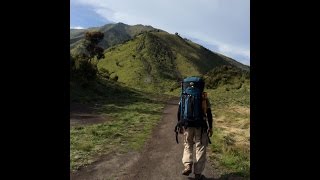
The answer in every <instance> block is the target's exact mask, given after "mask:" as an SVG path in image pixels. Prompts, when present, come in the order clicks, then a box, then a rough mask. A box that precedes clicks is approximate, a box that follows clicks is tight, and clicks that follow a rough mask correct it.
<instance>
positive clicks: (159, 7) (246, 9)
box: [70, 0, 250, 65]
mask: <svg viewBox="0 0 320 180" xmlns="http://www.w3.org/2000/svg"><path fill="white" fill-rule="evenodd" d="M70 7H71V9H70V28H77V29H83V28H88V27H97V26H102V25H105V24H109V23H118V22H122V23H125V24H128V25H136V24H143V25H150V26H152V27H154V28H158V29H162V30H164V31H167V32H169V33H172V34H174V33H176V32H178V33H179V35H180V36H182V37H183V38H187V39H190V40H192V41H193V42H195V43H198V44H200V45H202V46H204V47H206V48H208V49H210V50H212V51H214V52H217V53H221V54H224V55H226V56H229V57H231V58H233V59H235V60H237V61H238V62H241V63H243V64H246V65H250V0H116V1H115V0H70Z"/></svg>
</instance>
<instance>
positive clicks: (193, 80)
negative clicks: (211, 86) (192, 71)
mask: <svg viewBox="0 0 320 180" xmlns="http://www.w3.org/2000/svg"><path fill="white" fill-rule="evenodd" d="M183 82H203V79H202V78H200V77H197V76H190V77H187V78H185V79H184V80H183Z"/></svg>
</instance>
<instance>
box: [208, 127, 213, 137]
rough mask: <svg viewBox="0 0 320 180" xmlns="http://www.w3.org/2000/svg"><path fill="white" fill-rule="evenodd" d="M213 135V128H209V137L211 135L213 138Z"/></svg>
mask: <svg viewBox="0 0 320 180" xmlns="http://www.w3.org/2000/svg"><path fill="white" fill-rule="evenodd" d="M212 133H213V132H212V128H209V129H208V135H209V137H211V136H212Z"/></svg>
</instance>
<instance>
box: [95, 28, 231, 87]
mask: <svg viewBox="0 0 320 180" xmlns="http://www.w3.org/2000/svg"><path fill="white" fill-rule="evenodd" d="M225 64H227V62H226V61H225V60H224V59H223V58H222V57H220V56H219V55H216V54H215V53H213V52H211V51H208V50H205V49H204V48H203V47H201V46H199V45H197V44H195V43H192V42H190V41H186V40H184V39H182V38H180V37H178V36H176V35H172V34H169V33H166V32H148V33H143V34H140V35H138V36H136V37H135V38H134V39H132V40H129V41H127V42H126V43H123V44H120V45H116V46H113V47H110V48H108V49H107V50H106V51H105V58H104V59H102V60H101V61H100V62H99V63H98V67H99V68H105V69H107V70H108V71H109V72H112V76H116V75H117V76H118V77H119V79H118V81H119V82H122V83H124V84H126V85H128V86H130V87H132V88H136V89H140V90H143V91H147V92H157V93H163V92H170V90H171V89H172V88H173V89H175V88H176V83H177V80H179V79H180V78H181V77H186V76H191V75H201V74H203V73H206V72H208V71H209V70H211V69H212V68H214V67H217V66H221V65H225Z"/></svg>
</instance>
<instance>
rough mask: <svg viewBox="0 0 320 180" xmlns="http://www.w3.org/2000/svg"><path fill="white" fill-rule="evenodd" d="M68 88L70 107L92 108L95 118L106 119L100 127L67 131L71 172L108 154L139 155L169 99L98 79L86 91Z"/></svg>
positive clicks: (79, 126) (74, 86) (79, 87)
mask: <svg viewBox="0 0 320 180" xmlns="http://www.w3.org/2000/svg"><path fill="white" fill-rule="evenodd" d="M70 87H71V102H72V103H81V104H86V105H87V106H91V107H95V108H94V113H95V114H99V115H101V116H103V117H106V118H108V120H107V121H106V122H103V123H99V124H93V125H82V124H79V125H76V126H73V127H71V128H70V163H71V170H72V171H75V170H77V169H78V168H80V167H82V166H85V165H87V164H90V163H92V162H94V161H96V160H98V159H99V158H100V157H101V156H102V155H105V154H108V153H112V152H117V153H125V152H128V151H139V150H140V149H141V147H143V144H144V142H145V141H146V140H147V138H148V137H149V135H150V133H151V131H152V129H153V127H154V126H155V125H156V124H157V122H158V121H159V120H160V118H161V112H162V109H163V107H164V104H165V103H166V101H167V100H168V99H169V98H170V96H165V95H155V94H150V93H145V92H141V91H137V90H135V89H131V88H129V87H125V86H123V85H121V84H119V83H115V82H112V81H105V80H101V79H100V80H97V81H96V82H92V83H91V84H90V85H89V86H87V87H85V88H84V87H81V86H80V85H78V84H77V83H76V82H71V84H70ZM96 104H98V106H94V105H96ZM146 120H147V121H146Z"/></svg>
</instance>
